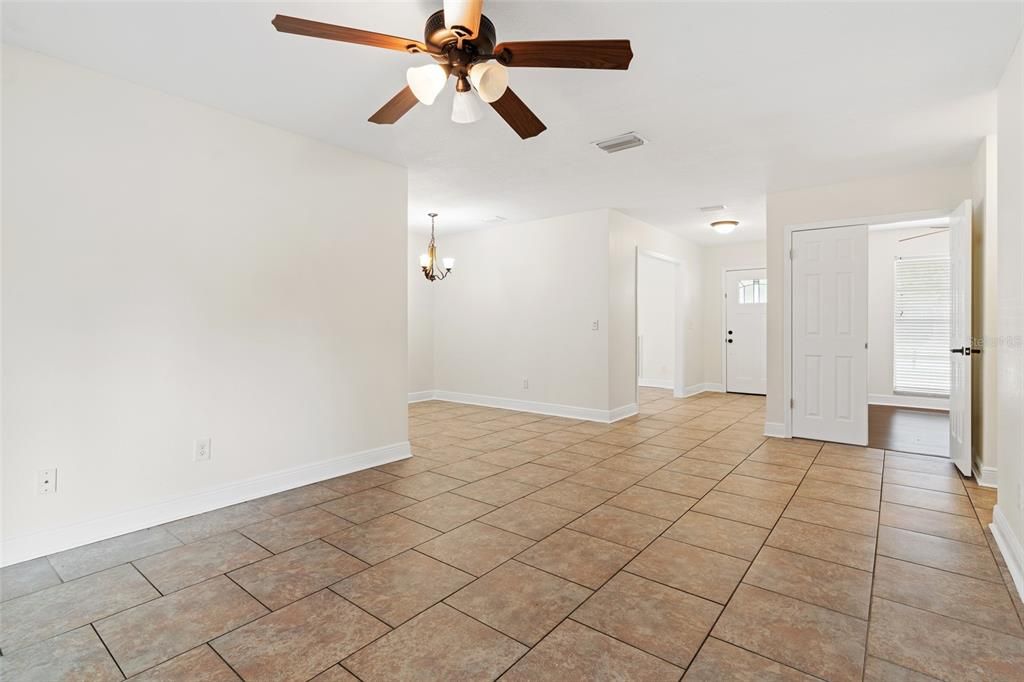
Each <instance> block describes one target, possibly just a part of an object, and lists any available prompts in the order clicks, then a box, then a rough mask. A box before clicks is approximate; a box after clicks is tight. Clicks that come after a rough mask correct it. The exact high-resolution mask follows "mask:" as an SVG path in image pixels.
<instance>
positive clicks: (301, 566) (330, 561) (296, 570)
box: [228, 540, 367, 610]
mask: <svg viewBox="0 0 1024 682" xmlns="http://www.w3.org/2000/svg"><path fill="white" fill-rule="evenodd" d="M366 567H367V564H365V563H363V562H362V561H360V560H359V559H356V558H355V557H353V556H350V555H348V554H346V553H345V552H342V551H341V550H339V549H337V548H336V547H333V546H331V545H329V544H327V543H326V542H324V541H323V540H314V541H313V542H310V543H308V544H305V545H300V546H298V547H296V548H295V549H290V550H288V551H287V552H282V553H281V554H277V555H274V556H272V557H270V558H269V559H264V560H263V561H259V562H257V563H255V564H252V565H250V566H246V567H244V568H240V569H238V570H237V571H232V572H231V573H229V574H228V577H230V578H231V579H232V580H234V581H235V582H236V583H238V584H239V585H241V586H242V588H244V589H245V591H246V592H248V593H249V594H251V595H252V596H254V597H256V598H257V599H259V600H260V602H262V603H263V604H264V605H265V606H266V607H267V608H269V609H271V610H276V609H279V608H281V607H282V606H285V605H287V604H290V603H292V602H294V601H298V600H299V599H302V598H303V597H308V596H309V595H311V594H313V593H314V592H318V591H319V590H322V589H323V588H325V587H327V586H329V585H331V584H333V583H335V582H337V581H339V580H341V579H342V578H344V577H346V576H349V575H352V574H353V573H358V572H359V571H361V570H363V569H365V568H366Z"/></svg>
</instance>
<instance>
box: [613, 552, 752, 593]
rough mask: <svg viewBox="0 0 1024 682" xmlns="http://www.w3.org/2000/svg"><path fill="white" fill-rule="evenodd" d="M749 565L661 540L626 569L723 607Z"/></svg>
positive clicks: (748, 563)
mask: <svg viewBox="0 0 1024 682" xmlns="http://www.w3.org/2000/svg"><path fill="white" fill-rule="evenodd" d="M749 565H750V562H748V561H743V560H742V559H737V558H736V557H731V556H728V555H725V554H720V553H719V552H713V551H711V550H707V549H704V548H702V547H695V546H693V545H688V544H685V543H682V542H677V541H675V540H669V539H667V538H658V539H657V540H655V541H654V542H653V543H651V546H650V547H648V548H647V549H645V550H644V551H643V552H641V553H640V554H639V555H637V557H636V558H635V559H633V561H631V562H630V563H629V565H628V566H626V570H627V571H629V572H631V573H635V574H637V575H639V576H642V577H644V578H649V579H650V580H654V581H656V582H659V583H663V584H665V585H669V586H671V587H675V588H676V589H680V590H683V591H684V592H689V593H690V594H695V595H697V596H698V597H704V598H705V599H710V600H712V601H715V602H718V603H719V604H724V603H725V602H726V601H728V599H729V597H730V595H732V592H733V590H734V589H735V588H736V585H737V584H739V582H740V579H741V578H743V574H744V573H745V572H746V570H747V567H748V566H749Z"/></svg>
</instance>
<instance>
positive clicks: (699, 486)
mask: <svg viewBox="0 0 1024 682" xmlns="http://www.w3.org/2000/svg"><path fill="white" fill-rule="evenodd" d="M715 484H716V481H714V480H712V479H710V478H704V477H703V476H691V475H689V474H683V473H679V472H678V471H668V470H666V469H662V470H661V471H655V472H654V473H653V474H651V475H650V476H647V477H645V478H644V479H643V480H641V481H640V482H639V483H638V485H642V486H644V487H647V488H656V489H658V490H664V491H665V492H669V493H675V494H676V495H684V496H686V497H695V498H700V497H703V496H704V495H705V494H707V492H708V491H709V490H711V489H712V488H714V487H715Z"/></svg>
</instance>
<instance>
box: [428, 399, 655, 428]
mask: <svg viewBox="0 0 1024 682" xmlns="http://www.w3.org/2000/svg"><path fill="white" fill-rule="evenodd" d="M429 393H430V397H429V398H421V400H444V401H446V402H449V403H461V404H463V405H480V406H481V407H497V408H499V409H503V410H515V411H517V412H532V413H534V414H546V415H550V416H552V417H566V418H568V419H582V420H584V421H590V422H601V423H602V424H610V423H612V422H614V421H618V420H619V419H625V418H626V417H631V416H633V415H634V414H636V413H637V412H639V411H640V408H639V406H638V405H637V404H636V403H631V404H629V405H623V406H622V407H616V408H615V409H613V410H599V409H596V408H592V407H576V406H574V405H558V404H556V403H539V402H534V401H532V400H518V399H516V398H501V397H498V396H490V395H477V394H475V393H458V392H456V391H430V392H429Z"/></svg>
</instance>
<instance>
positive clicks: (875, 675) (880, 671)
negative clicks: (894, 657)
mask: <svg viewBox="0 0 1024 682" xmlns="http://www.w3.org/2000/svg"><path fill="white" fill-rule="evenodd" d="M864 682H937V681H936V680H935V678H934V677H929V676H928V675H925V674H923V673H919V672H916V671H914V670H910V669H909V668H904V667H902V666H899V665H896V664H895V663H890V662H889V661H883V660H882V659H880V658H875V657H874V656H868V660H867V664H866V665H865V666H864Z"/></svg>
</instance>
